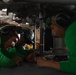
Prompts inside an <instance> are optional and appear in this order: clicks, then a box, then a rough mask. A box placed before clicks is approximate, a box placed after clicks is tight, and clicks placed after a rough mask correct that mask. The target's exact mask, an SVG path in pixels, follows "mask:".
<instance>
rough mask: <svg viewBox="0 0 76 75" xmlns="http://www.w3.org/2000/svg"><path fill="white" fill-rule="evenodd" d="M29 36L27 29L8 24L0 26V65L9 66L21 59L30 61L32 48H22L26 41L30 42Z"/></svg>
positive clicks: (16, 63)
mask: <svg viewBox="0 0 76 75" xmlns="http://www.w3.org/2000/svg"><path fill="white" fill-rule="evenodd" d="M2 24H3V23H2ZM3 25H5V24H3ZM30 37H31V34H30V30H29V29H23V28H21V27H19V26H15V25H10V24H6V25H5V26H2V27H0V67H7V68H9V67H13V66H16V65H20V64H21V63H22V62H23V61H30V62H31V61H32V60H33V59H32V56H34V54H33V52H34V50H26V49H24V48H23V46H24V44H26V43H27V44H32V40H31V39H30Z"/></svg>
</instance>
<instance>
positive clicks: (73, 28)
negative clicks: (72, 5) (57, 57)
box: [36, 10, 76, 73]
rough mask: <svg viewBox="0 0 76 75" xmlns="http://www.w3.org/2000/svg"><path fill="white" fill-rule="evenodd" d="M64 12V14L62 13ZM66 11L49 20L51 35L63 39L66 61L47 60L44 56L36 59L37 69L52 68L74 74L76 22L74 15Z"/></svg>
mask: <svg viewBox="0 0 76 75" xmlns="http://www.w3.org/2000/svg"><path fill="white" fill-rule="evenodd" d="M64 12H66V13H64ZM70 13H71V11H70V12H68V13H67V10H66V11H63V12H62V11H59V10H58V11H57V12H55V13H54V14H53V15H52V18H51V25H50V27H51V30H52V35H53V36H56V37H64V38H65V44H66V47H67V49H68V54H67V55H68V59H67V60H66V61H60V62H58V61H54V60H48V59H46V58H45V57H44V56H41V57H37V59H36V62H37V65H38V66H39V67H48V68H53V69H56V70H58V71H62V72H71V73H76V44H75V43H76V20H75V14H73V13H71V14H70Z"/></svg>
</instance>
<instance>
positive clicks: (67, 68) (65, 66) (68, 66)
mask: <svg viewBox="0 0 76 75" xmlns="http://www.w3.org/2000/svg"><path fill="white" fill-rule="evenodd" d="M60 70H61V71H63V72H71V73H74V72H75V73H76V68H75V65H74V63H72V62H69V61H61V62H60Z"/></svg>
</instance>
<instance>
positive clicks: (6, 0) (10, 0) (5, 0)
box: [3, 0, 12, 3]
mask: <svg viewBox="0 0 76 75" xmlns="http://www.w3.org/2000/svg"><path fill="white" fill-rule="evenodd" d="M3 2H4V3H10V2H12V0H3Z"/></svg>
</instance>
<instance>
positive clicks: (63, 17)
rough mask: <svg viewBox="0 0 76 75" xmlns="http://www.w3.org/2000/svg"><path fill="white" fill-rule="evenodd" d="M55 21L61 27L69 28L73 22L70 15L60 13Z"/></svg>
mask: <svg viewBox="0 0 76 75" xmlns="http://www.w3.org/2000/svg"><path fill="white" fill-rule="evenodd" d="M55 21H56V23H57V24H58V25H59V26H61V27H68V26H69V24H70V22H71V17H70V16H69V15H68V14H64V13H59V14H57V15H56V16H55Z"/></svg>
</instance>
